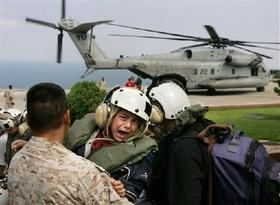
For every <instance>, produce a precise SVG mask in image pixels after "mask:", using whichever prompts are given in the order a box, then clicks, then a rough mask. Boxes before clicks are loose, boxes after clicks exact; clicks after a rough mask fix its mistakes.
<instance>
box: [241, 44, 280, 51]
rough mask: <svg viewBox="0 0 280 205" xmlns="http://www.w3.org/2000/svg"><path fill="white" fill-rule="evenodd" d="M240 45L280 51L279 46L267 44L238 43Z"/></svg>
mask: <svg viewBox="0 0 280 205" xmlns="http://www.w3.org/2000/svg"><path fill="white" fill-rule="evenodd" d="M237 45H239V46H248V47H254V48H263V49H269V50H275V51H280V49H279V48H272V47H267V46H256V45H251V44H243V43H242V44H237Z"/></svg>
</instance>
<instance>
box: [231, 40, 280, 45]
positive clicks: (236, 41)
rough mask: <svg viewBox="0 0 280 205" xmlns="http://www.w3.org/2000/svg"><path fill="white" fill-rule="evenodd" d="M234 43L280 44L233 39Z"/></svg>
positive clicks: (276, 43) (277, 43)
mask: <svg viewBox="0 0 280 205" xmlns="http://www.w3.org/2000/svg"><path fill="white" fill-rule="evenodd" d="M232 43H234V44H244V43H254V44H275V45H279V44H280V42H259V41H238V40H233V41H232Z"/></svg>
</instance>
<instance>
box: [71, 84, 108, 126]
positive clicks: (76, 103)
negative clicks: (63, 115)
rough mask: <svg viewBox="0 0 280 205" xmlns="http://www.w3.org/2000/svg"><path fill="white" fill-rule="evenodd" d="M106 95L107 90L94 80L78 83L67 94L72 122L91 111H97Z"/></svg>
mask: <svg viewBox="0 0 280 205" xmlns="http://www.w3.org/2000/svg"><path fill="white" fill-rule="evenodd" d="M105 96H106V91H104V90H100V89H99V88H98V87H97V86H96V84H95V83H94V82H93V81H81V82H78V83H76V84H75V85H74V86H73V87H72V88H71V89H70V92H69V94H68V95H67V100H68V106H69V109H70V114H71V122H72V123H73V122H74V121H75V120H76V119H80V118H82V117H83V116H84V115H85V114H87V113H89V112H95V109H96V107H97V106H98V105H99V104H100V103H101V102H102V100H103V99H104V97H105Z"/></svg>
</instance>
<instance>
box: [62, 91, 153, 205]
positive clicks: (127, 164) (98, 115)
mask: <svg viewBox="0 0 280 205" xmlns="http://www.w3.org/2000/svg"><path fill="white" fill-rule="evenodd" d="M150 115H151V104H150V101H149V99H148V98H147V97H146V96H145V94H144V93H142V92H141V91H139V90H137V89H133V88H127V87H116V88H114V89H112V90H111V91H110V92H109V93H108V95H107V96H106V97H105V99H104V101H103V103H102V104H100V105H99V106H98V107H97V109H96V112H95V113H89V114H87V115H86V116H85V117H84V118H82V119H80V120H76V121H75V122H74V123H73V125H72V126H71V128H70V130H69V132H68V135H67V136H66V140H65V145H66V147H68V148H69V149H71V150H72V151H74V152H75V153H77V154H78V155H80V156H83V157H85V158H86V159H89V160H91V161H93V162H95V163H96V164H98V165H100V166H101V167H103V168H104V169H105V170H106V171H108V172H109V173H110V174H111V176H112V177H113V178H114V179H116V180H119V181H120V182H121V183H122V185H123V186H124V189H122V190H120V192H119V193H121V192H123V195H124V196H125V197H127V198H128V200H129V201H131V202H134V203H137V200H138V198H139V196H140V194H141V193H142V192H143V191H144V190H145V189H146V187H147V186H148V183H149V179H150V178H149V175H150V173H151V171H152V163H153V157H154V153H155V151H156V150H157V144H156V142H155V140H153V139H151V138H148V137H145V136H144V133H145V130H146V128H147V124H148V121H149V119H150Z"/></svg>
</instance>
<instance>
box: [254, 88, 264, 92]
mask: <svg viewBox="0 0 280 205" xmlns="http://www.w3.org/2000/svg"><path fill="white" fill-rule="evenodd" d="M256 90H257V92H264V90H265V89H264V87H257V88H256Z"/></svg>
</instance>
